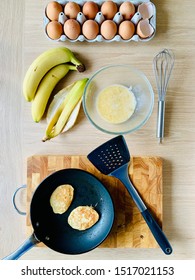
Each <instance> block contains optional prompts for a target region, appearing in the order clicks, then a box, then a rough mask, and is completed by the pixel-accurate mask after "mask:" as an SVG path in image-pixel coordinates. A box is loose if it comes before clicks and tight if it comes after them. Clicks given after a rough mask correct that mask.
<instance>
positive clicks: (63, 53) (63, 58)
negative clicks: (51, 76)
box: [23, 47, 85, 101]
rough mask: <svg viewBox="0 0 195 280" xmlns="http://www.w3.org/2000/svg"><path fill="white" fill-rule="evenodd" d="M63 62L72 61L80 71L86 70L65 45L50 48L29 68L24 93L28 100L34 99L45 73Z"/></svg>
mask: <svg viewBox="0 0 195 280" xmlns="http://www.w3.org/2000/svg"><path fill="white" fill-rule="evenodd" d="M62 63H72V64H73V65H75V66H76V68H77V70H78V71H79V72H83V71H84V70H85V67H84V65H83V64H82V63H81V62H80V61H79V60H78V59H77V58H76V57H75V55H74V54H73V53H72V51H71V50H70V49H68V48H65V47H57V48H52V49H49V50H47V51H45V52H43V53H42V54H41V55H39V56H38V57H37V58H36V59H35V60H34V61H33V63H32V64H31V65H30V67H29V68H28V70H27V72H26V75H25V77H24V81H23V94H24V97H25V99H26V100H27V101H32V100H33V98H34V96H35V93H36V90H37V88H38V85H39V83H40V81H41V80H42V78H43V77H44V75H45V74H46V73H47V72H48V71H49V70H50V69H51V68H53V67H54V66H56V65H59V64H62Z"/></svg>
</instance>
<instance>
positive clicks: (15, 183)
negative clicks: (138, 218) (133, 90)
mask: <svg viewBox="0 0 195 280" xmlns="http://www.w3.org/2000/svg"><path fill="white" fill-rule="evenodd" d="M47 3H48V1H30V0H26V1H20V0H8V1H0V10H1V32H0V42H1V43H0V57H1V59H0V62H1V67H0V79H1V83H0V85H1V94H0V120H1V122H0V127H1V134H0V140H1V141H0V143H1V145H0V240H1V242H0V258H3V257H4V256H6V255H7V254H9V253H11V252H12V251H13V250H15V249H16V248H17V247H18V246H19V245H20V244H21V243H22V242H23V241H24V240H25V238H26V234H25V228H26V226H25V223H26V220H25V217H24V216H20V215H19V214H18V213H16V211H15V209H14V207H13V204H12V196H13V193H14V191H15V190H16V188H17V187H19V186H21V185H23V184H25V183H26V159H27V157H28V156H31V155H34V154H68V155H80V154H82V155H86V154H88V153H89V152H90V151H92V150H93V149H94V148H95V147H96V146H98V145H100V144H101V143H103V142H104V141H106V140H108V139H110V138H111V137H112V136H111V135H107V134H105V133H102V132H100V131H97V130H96V129H95V128H94V127H93V126H92V125H91V124H90V123H89V121H88V120H87V119H86V117H85V115H84V112H83V110H81V112H80V114H79V118H78V121H77V124H76V125H75V127H74V128H73V129H71V130H70V131H68V132H67V133H66V134H63V135H61V136H59V137H57V138H56V139H53V140H51V141H48V142H46V143H43V142H41V138H42V136H43V132H44V129H45V122H44V121H43V122H41V123H39V124H37V123H34V122H33V121H32V118H31V112H30V104H29V103H26V102H25V100H24V98H23V96H22V80H23V77H24V74H25V71H26V70H27V68H28V66H29V65H30V63H31V62H32V61H33V59H34V58H35V57H37V56H38V55H39V54H40V53H41V52H42V51H45V50H47V49H48V48H52V47H55V46H58V45H65V46H66V47H68V48H70V49H71V50H72V51H74V52H75V53H76V54H77V56H78V58H79V59H80V60H81V61H83V62H84V63H85V65H86V69H87V70H86V72H84V73H83V74H81V76H79V77H82V76H91V75H92V73H93V72H94V71H96V70H97V69H99V68H100V67H102V66H105V65H107V64H110V63H126V64H130V65H133V66H135V67H137V68H139V69H140V70H141V71H143V72H144V73H145V74H146V76H147V77H148V79H149V81H150V82H151V84H152V86H153V89H154V92H155V106H154V110H153V113H152V116H151V118H150V119H149V121H148V122H147V124H146V125H145V126H144V127H143V128H141V129H140V130H138V131H137V132H134V133H132V134H129V135H126V136H125V139H126V141H127V144H128V146H129V149H130V152H131V154H133V155H155V156H160V157H162V158H163V178H164V179H163V190H164V197H163V205H164V212H163V230H164V232H165V233H166V235H167V237H168V238H169V240H170V242H171V244H172V246H173V250H174V252H173V254H172V255H170V256H168V257H167V256H166V255H164V254H163V253H162V251H161V250H160V249H105V248H97V249H95V250H93V251H92V252H89V253H87V254H84V255H82V259H175V260H176V259H194V258H195V226H194V213H195V188H194V186H195V176H194V170H195V126H194V119H195V109H194V108H195V95H194V88H195V79H194V73H195V48H194V46H195V28H194V26H195V17H194V10H195V2H194V1H192V0H187V1H181V0H178V1H177V3H176V1H174V0H169V1H168V0H164V1H156V0H154V1H153V3H154V4H155V6H156V9H157V33H156V35H155V37H154V38H153V39H152V40H151V41H149V42H147V43H141V42H130V43H118V42H115V43H93V44H91V43H87V42H83V43H79V42H78V43H69V42H66V43H56V42H51V41H49V40H48V39H47V38H46V36H45V34H44V31H43V12H44V7H45V6H46V4H47ZM163 48H170V49H171V50H172V51H173V52H174V54H175V66H174V69H173V72H172V76H171V79H170V82H169V86H168V92H167V98H166V115H165V138H164V141H163V143H162V144H161V145H159V144H158V141H157V139H156V119H157V101H158V95H157V88H156V83H155V77H154V73H153V68H152V60H153V57H154V55H155V54H156V53H158V52H159V51H160V50H162V49H163ZM70 81H71V79H70V80H69V82H70ZM20 200H21V201H20V202H21V204H24V203H25V193H23V194H21V197H20ZM22 259H81V256H79V255H78V256H69V255H62V254H59V253H56V252H54V251H52V250H50V249H48V248H38V247H36V248H35V247H34V248H32V249H31V250H30V251H28V252H27V253H26V254H25V255H23V256H22Z"/></svg>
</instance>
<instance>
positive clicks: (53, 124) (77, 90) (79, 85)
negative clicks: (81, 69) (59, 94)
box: [42, 78, 88, 142]
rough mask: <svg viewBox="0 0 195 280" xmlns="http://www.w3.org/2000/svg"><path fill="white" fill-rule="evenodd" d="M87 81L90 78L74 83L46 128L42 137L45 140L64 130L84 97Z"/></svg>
mask: <svg viewBox="0 0 195 280" xmlns="http://www.w3.org/2000/svg"><path fill="white" fill-rule="evenodd" d="M87 81H88V78H84V79H82V80H79V81H76V82H75V83H74V85H73V87H72V88H71V90H70V92H69V93H68V94H67V95H66V98H65V99H64V100H63V101H62V103H61V104H60V106H59V107H58V109H57V111H56V112H55V114H53V116H52V118H51V119H50V122H49V123H48V126H47V128H46V133H45V134H46V136H45V137H44V138H43V139H42V141H43V142H45V141H47V140H49V139H51V138H54V137H56V136H57V135H59V134H60V133H61V132H62V131H63V128H64V126H65V125H66V123H67V121H68V119H69V117H70V115H71V113H72V111H73V110H74V108H75V106H76V105H77V104H78V102H79V100H80V99H81V98H82V95H83V92H84V88H85V85H86V83H87Z"/></svg>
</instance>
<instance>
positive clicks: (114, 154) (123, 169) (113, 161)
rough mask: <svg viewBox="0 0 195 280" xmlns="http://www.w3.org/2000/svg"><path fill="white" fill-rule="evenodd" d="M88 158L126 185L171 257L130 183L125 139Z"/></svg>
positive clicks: (128, 156)
mask: <svg viewBox="0 0 195 280" xmlns="http://www.w3.org/2000/svg"><path fill="white" fill-rule="evenodd" d="M87 158H88V159H89V160H90V161H91V162H92V163H93V165H94V166H95V167H96V168H97V169H98V170H99V171H100V172H102V173H103V174H105V175H110V176H113V177H116V178H118V179H119V180H120V181H121V182H122V183H123V184H124V185H125V187H126V189H127V190H128V192H129V194H130V195H131V197H132V199H133V200H134V202H135V204H136V205H137V207H138V209H139V211H140V212H141V214H142V216H143V218H144V220H145V221H146V223H147V225H148V227H149V228H150V230H151V232H152V234H153V236H154V238H155V239H156V241H157V242H158V244H159V246H160V247H161V249H162V250H163V252H164V253H165V254H167V255H170V254H171V253H172V247H171V245H170V243H169V241H168V239H167V237H166V236H165V234H164V233H163V231H162V229H161V228H160V226H159V225H158V223H157V222H156V221H155V219H154V217H153V216H152V214H151V213H150V211H149V210H148V208H147V206H146V205H145V203H144V202H143V200H142V198H141V197H140V195H139V194H138V192H137V190H136V189H135V187H134V186H133V184H132V182H131V181H130V178H129V175H128V166H129V162H130V154H129V150H128V147H127V144H126V142H125V139H124V137H123V136H122V135H119V136H117V137H115V138H112V139H111V140H109V141H107V142H106V143H104V144H102V145H100V146H99V147H98V148H96V149H95V150H94V151H92V152H91V153H90V154H89V155H88V156H87Z"/></svg>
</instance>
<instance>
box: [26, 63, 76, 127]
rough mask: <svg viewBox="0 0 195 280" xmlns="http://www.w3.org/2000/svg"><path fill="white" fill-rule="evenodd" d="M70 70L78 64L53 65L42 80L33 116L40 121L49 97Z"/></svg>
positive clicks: (35, 99) (34, 100)
mask: <svg viewBox="0 0 195 280" xmlns="http://www.w3.org/2000/svg"><path fill="white" fill-rule="evenodd" d="M69 70H76V66H73V65H69V64H60V65H57V66H55V67H53V68H52V69H51V70H50V71H49V72H47V74H46V75H45V76H44V77H43V79H42V80H41V82H40V84H39V86H38V89H37V91H36V94H35V97H34V99H33V101H32V108H31V110H32V117H33V120H34V121H35V122H39V121H40V120H41V118H42V116H43V114H44V112H45V109H46V106H47V102H48V100H49V97H50V95H51V93H52V91H53V89H54V87H55V86H56V84H57V83H58V82H59V81H60V80H61V79H62V78H63V77H64V76H65V75H66V74H67V73H68V71H69Z"/></svg>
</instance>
